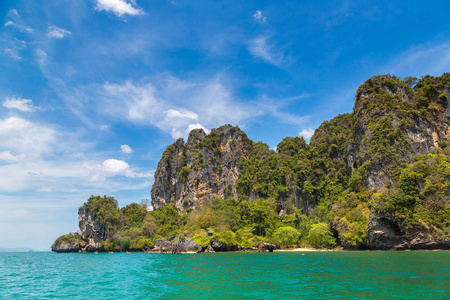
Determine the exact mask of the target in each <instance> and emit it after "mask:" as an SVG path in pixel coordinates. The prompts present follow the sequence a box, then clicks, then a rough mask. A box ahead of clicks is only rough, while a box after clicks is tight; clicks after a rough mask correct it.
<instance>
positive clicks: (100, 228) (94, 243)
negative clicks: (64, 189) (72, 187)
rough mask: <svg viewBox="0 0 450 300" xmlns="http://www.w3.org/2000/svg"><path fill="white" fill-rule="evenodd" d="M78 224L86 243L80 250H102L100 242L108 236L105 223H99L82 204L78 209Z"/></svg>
mask: <svg viewBox="0 0 450 300" xmlns="http://www.w3.org/2000/svg"><path fill="white" fill-rule="evenodd" d="M78 225H79V227H80V230H81V237H82V239H83V240H85V241H86V245H85V246H84V247H83V248H81V249H80V250H81V251H87V252H94V251H99V250H102V246H101V243H102V242H103V241H105V240H106V239H107V237H108V227H107V226H106V224H101V222H100V220H99V219H97V218H95V217H94V216H93V215H92V213H91V212H90V211H89V210H87V209H86V208H85V207H84V206H82V207H80V208H79V210H78Z"/></svg>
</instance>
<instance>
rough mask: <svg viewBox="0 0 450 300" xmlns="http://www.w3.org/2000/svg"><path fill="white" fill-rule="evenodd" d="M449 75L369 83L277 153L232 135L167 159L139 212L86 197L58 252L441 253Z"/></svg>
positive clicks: (447, 217) (448, 183)
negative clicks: (343, 109) (75, 227)
mask: <svg viewBox="0 0 450 300" xmlns="http://www.w3.org/2000/svg"><path fill="white" fill-rule="evenodd" d="M449 97H450V73H446V74H444V75H442V76H439V77H431V76H425V77H423V78H421V79H420V80H418V79H416V78H405V79H400V78H398V77H395V76H391V75H382V76H374V77H372V78H370V79H369V80H367V81H366V82H364V83H363V84H362V85H361V86H360V87H359V88H358V90H357V92H356V97H355V106H354V109H353V113H350V114H343V115H339V116H337V117H336V118H334V119H332V120H330V121H325V122H323V123H322V125H320V127H319V128H318V129H317V130H316V131H315V133H314V135H313V136H312V138H311V141H310V143H309V144H307V143H306V142H305V140H304V139H303V138H301V137H287V138H284V139H283V140H282V141H281V142H280V143H279V144H278V146H277V150H276V151H273V150H270V149H269V147H268V146H267V144H264V143H262V142H253V141H251V140H250V139H249V138H248V137H247V135H246V134H245V133H244V132H243V131H241V130H240V129H239V128H238V127H233V126H231V125H224V126H222V127H220V128H217V129H213V130H211V133H209V134H206V133H205V132H204V131H203V130H201V129H195V130H193V131H192V132H191V133H190V134H189V138H188V140H187V142H185V141H184V140H182V139H179V140H177V141H175V142H174V143H173V144H172V145H170V146H169V147H167V149H166V150H165V151H164V153H163V155H162V157H161V160H160V161H159V163H158V168H157V170H156V173H155V182H154V184H153V187H152V189H151V196H152V207H153V208H154V210H153V211H148V209H147V205H146V204H145V203H141V204H137V203H132V204H130V205H127V206H125V207H123V208H120V209H119V207H118V203H117V200H115V199H114V198H112V197H107V196H104V197H100V196H95V197H94V196H92V197H91V198H90V199H88V201H87V202H86V203H85V204H84V205H83V206H82V207H80V209H79V212H78V213H79V227H80V231H81V233H73V234H72V233H71V234H67V235H63V236H61V237H59V238H58V239H57V240H56V241H55V243H54V244H53V246H52V250H53V251H56V252H93V251H157V252H171V253H180V252H212V251H236V250H245V249H248V250H255V251H265V250H269V251H273V249H274V248H275V247H282V248H283V247H298V246H307V247H325V248H327V247H341V248H343V249H368V250H407V249H410V250H418V249H450V144H449V142H450V106H449Z"/></svg>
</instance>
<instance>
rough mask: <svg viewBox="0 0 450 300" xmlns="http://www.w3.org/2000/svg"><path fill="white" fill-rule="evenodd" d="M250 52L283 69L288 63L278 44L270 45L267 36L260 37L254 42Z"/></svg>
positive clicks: (249, 48) (251, 44)
mask: <svg viewBox="0 0 450 300" xmlns="http://www.w3.org/2000/svg"><path fill="white" fill-rule="evenodd" d="M248 50H249V51H250V53H251V54H252V55H253V56H255V57H258V58H261V59H263V60H264V61H266V62H267V63H269V64H272V65H275V66H277V67H282V66H284V65H285V64H287V63H288V61H287V57H286V56H285V54H284V53H283V51H282V50H281V49H280V48H278V47H277V46H276V44H274V43H270V42H269V37H267V36H260V37H257V38H255V39H254V40H252V41H251V43H250V46H249V47H248Z"/></svg>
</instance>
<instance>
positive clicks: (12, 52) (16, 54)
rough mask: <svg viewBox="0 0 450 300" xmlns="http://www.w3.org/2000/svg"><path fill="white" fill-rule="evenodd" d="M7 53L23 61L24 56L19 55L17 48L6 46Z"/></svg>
mask: <svg viewBox="0 0 450 300" xmlns="http://www.w3.org/2000/svg"><path fill="white" fill-rule="evenodd" d="M5 54H7V55H9V57H11V58H12V59H14V60H17V61H21V60H22V57H21V56H20V55H19V53H18V52H17V50H15V49H11V48H5Z"/></svg>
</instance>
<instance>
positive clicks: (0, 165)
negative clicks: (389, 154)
mask: <svg viewBox="0 0 450 300" xmlns="http://www.w3.org/2000/svg"><path fill="white" fill-rule="evenodd" d="M0 18H2V23H1V29H0V64H1V72H0V141H1V142H0V178H1V180H0V236H1V239H0V247H33V248H36V249H42V250H46V249H49V247H50V245H51V243H52V242H53V241H54V239H55V238H56V237H58V236H59V235H61V234H65V233H67V232H73V231H76V230H77V229H78V219H77V208H78V207H79V206H81V205H82V204H83V202H85V201H86V200H87V198H88V197H89V196H90V195H97V194H100V195H105V194H106V195H111V196H114V197H116V199H118V200H119V203H120V205H121V206H124V205H127V204H129V203H131V202H139V201H140V200H142V199H144V198H150V188H151V185H152V183H153V173H154V171H155V169H156V166H157V163H158V160H159V158H160V157H161V154H162V152H163V151H164V149H165V148H166V147H167V146H168V145H169V144H171V143H172V142H173V141H174V140H175V139H176V138H179V137H183V138H186V137H187V135H188V132H189V130H191V129H193V128H199V127H201V128H204V129H205V130H206V131H209V130H210V129H211V128H215V127H218V126H220V125H223V124H227V123H229V124H232V125H238V126H240V127H241V128H242V129H243V130H244V131H245V132H246V133H247V134H248V136H249V137H250V138H251V139H253V140H255V141H258V140H261V141H264V142H266V143H268V144H269V145H270V147H271V148H274V147H275V146H276V145H277V144H278V143H279V142H280V141H281V139H282V138H283V137H286V136H298V135H304V136H305V137H306V138H309V137H310V135H311V134H312V133H313V132H314V129H316V128H317V127H318V126H319V125H320V123H321V122H323V121H324V120H329V119H331V118H333V117H335V116H336V115H338V114H341V113H348V112H351V111H352V107H353V101H354V95H355V91H356V89H357V88H358V86H359V85H360V84H361V83H362V82H364V81H365V80H367V79H368V78H370V77H371V76H373V75H378V74H386V73H390V74H393V75H396V76H401V77H406V76H416V77H420V76H421V75H426V74H431V75H442V74H443V73H444V72H448V71H450V38H449V37H450V22H449V19H450V2H449V1H444V0H443V1H383V0H382V1H346V0H343V1H178V0H174V1H142V0H134V1H131V0H128V1H127V0H92V1H88V0H77V1H72V0H67V1H65V0H58V1H56V0H55V1H32V0H27V1H1V3H0Z"/></svg>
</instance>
